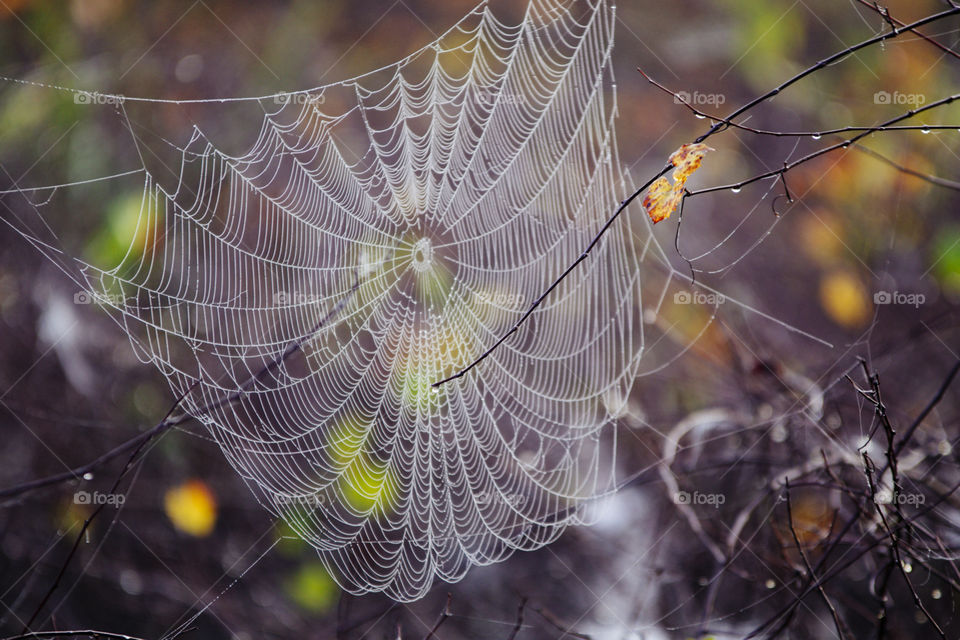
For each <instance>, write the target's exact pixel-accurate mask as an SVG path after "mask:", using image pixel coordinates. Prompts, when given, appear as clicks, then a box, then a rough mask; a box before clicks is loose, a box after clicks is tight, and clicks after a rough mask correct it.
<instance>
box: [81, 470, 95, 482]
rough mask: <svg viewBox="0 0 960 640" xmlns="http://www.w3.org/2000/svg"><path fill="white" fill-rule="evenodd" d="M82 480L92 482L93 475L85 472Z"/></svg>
mask: <svg viewBox="0 0 960 640" xmlns="http://www.w3.org/2000/svg"><path fill="white" fill-rule="evenodd" d="M83 479H84V480H93V474H92V473H90V472H89V471H87V472H86V473H85V474H83Z"/></svg>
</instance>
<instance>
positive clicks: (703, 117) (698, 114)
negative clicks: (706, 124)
mask: <svg viewBox="0 0 960 640" xmlns="http://www.w3.org/2000/svg"><path fill="white" fill-rule="evenodd" d="M693 115H695V116H696V117H697V119H698V120H703V119H705V118H706V117H707V116H705V115H703V114H702V113H695V114H693Z"/></svg>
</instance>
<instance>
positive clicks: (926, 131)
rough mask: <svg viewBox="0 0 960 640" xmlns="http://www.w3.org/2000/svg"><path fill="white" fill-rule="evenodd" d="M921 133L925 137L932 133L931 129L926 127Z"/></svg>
mask: <svg viewBox="0 0 960 640" xmlns="http://www.w3.org/2000/svg"><path fill="white" fill-rule="evenodd" d="M920 133H922V134H924V135H926V134H928V133H930V127H924V128H923V129H920Z"/></svg>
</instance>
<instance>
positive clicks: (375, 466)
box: [327, 415, 397, 513]
mask: <svg viewBox="0 0 960 640" xmlns="http://www.w3.org/2000/svg"><path fill="white" fill-rule="evenodd" d="M370 428H371V427H370V425H369V423H368V422H365V421H364V420H362V419H361V418H359V417H358V416H352V415H347V416H344V417H342V418H340V420H339V421H338V422H337V423H336V425H335V426H334V427H333V428H332V429H331V430H330V432H329V436H328V441H327V455H329V456H330V459H331V461H332V462H333V465H334V466H335V467H336V468H339V469H342V470H343V471H342V473H341V475H340V477H339V479H338V480H337V489H338V490H339V494H340V495H341V496H342V497H343V500H344V501H345V502H346V504H347V505H349V506H350V507H351V508H352V509H354V510H355V511H357V512H359V513H367V512H369V511H371V510H373V509H378V510H379V511H381V512H387V511H390V510H391V509H393V507H394V505H395V504H396V501H397V482H396V479H395V477H394V473H393V472H392V470H391V469H390V465H389V464H388V463H385V462H380V461H379V460H377V459H376V458H375V456H374V455H372V454H371V453H370V452H369V451H367V450H365V449H364V443H366V441H367V438H368V436H369V433H370Z"/></svg>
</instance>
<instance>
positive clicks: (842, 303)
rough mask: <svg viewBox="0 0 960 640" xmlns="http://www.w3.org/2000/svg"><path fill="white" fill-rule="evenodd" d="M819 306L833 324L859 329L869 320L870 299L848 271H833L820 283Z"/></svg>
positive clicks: (858, 281)
mask: <svg viewBox="0 0 960 640" xmlns="http://www.w3.org/2000/svg"><path fill="white" fill-rule="evenodd" d="M820 306H822V307H823V310H824V312H826V314H827V316H829V317H830V319H831V320H833V321H834V322H835V323H837V324H838V325H840V326H841V327H845V328H847V329H856V328H858V327H861V326H863V325H864V323H866V321H867V320H868V319H869V318H870V310H871V305H870V299H869V298H868V297H867V292H866V290H865V289H864V287H863V284H862V283H861V282H860V280H859V279H858V278H857V277H856V276H854V275H853V274H851V273H850V272H848V271H845V270H841V271H834V272H833V273H830V274H828V275H827V276H826V277H824V278H823V279H822V280H821V281H820Z"/></svg>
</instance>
